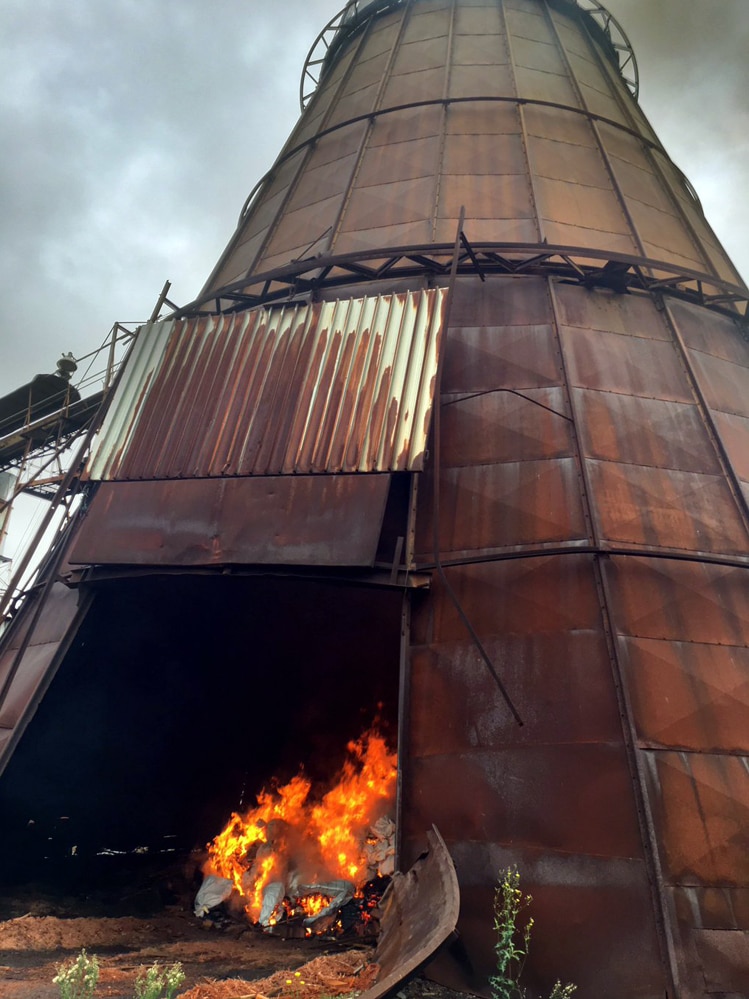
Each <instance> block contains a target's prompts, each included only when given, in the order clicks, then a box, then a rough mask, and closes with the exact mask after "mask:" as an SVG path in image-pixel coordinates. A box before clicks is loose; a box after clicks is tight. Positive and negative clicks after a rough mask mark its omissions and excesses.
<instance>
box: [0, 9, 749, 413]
mask: <svg viewBox="0 0 749 999" xmlns="http://www.w3.org/2000/svg"><path fill="white" fill-rule="evenodd" d="M339 6H342V0H337V2H336V0H285V2H283V3H281V2H270V3H261V2H260V0H244V2H240V0H212V2H211V3H210V4H208V3H206V2H205V0H180V2H179V3H167V2H164V0H107V2H106V3H102V2H101V0H65V2H61V0H35V2H34V3H33V4H29V3H28V2H27V0H3V3H2V6H1V7H0V77H1V78H2V80H1V82H2V86H1V87H0V134H1V135H2V137H3V141H2V149H3V154H2V157H0V203H1V204H2V212H1V213H0V226H2V234H1V235H2V239H1V241H0V265H1V267H0V282H2V287H1V288H0V337H1V339H0V345H1V351H0V394H3V393H4V392H7V391H9V390H11V389H12V388H15V387H16V386H17V385H20V384H22V383H23V382H24V381H26V380H27V379H28V378H29V377H31V376H33V375H34V374H36V373H38V372H41V371H47V370H53V369H54V365H55V361H56V360H57V357H58V356H59V354H60V352H61V351H68V350H69V351H72V352H73V353H74V354H75V355H77V356H79V355H81V354H83V353H85V352H87V351H89V350H91V349H92V348H93V347H95V346H96V345H97V344H98V343H100V342H101V341H102V340H103V339H104V338H105V336H106V334H107V332H108V330H109V328H110V327H111V325H112V323H113V322H115V321H138V320H144V319H146V318H148V316H149V314H150V312H151V310H152V308H153V305H154V303H155V301H156V298H157V296H158V293H159V291H160V289H161V287H162V285H163V283H164V281H165V280H166V279H167V278H169V279H170V280H171V281H172V282H173V286H172V291H171V294H170V298H172V300H174V301H175V302H176V303H177V304H183V303H185V302H187V301H190V300H191V299H192V298H193V297H195V295H196V294H197V292H198V291H199V289H200V287H201V285H202V284H203V282H204V280H205V279H206V277H207V275H208V273H209V272H210V270H211V269H212V266H213V264H214V263H215V261H216V259H217V257H218V255H219V253H220V252H221V250H222V249H223V247H224V245H225V244H226V242H227V241H228V239H229V237H230V235H231V233H232V231H233V229H234V225H235V223H236V218H237V215H238V212H239V210H240V208H241V206H242V204H243V202H244V199H245V197H246V195H247V194H248V192H249V191H250V189H251V188H252V187H253V186H254V184H255V182H256V181H257V180H258V178H259V177H260V176H261V175H262V174H263V173H264V172H265V171H266V170H267V169H268V168H269V167H270V165H271V164H272V162H273V160H274V159H275V156H276V155H277V153H278V151H279V150H280V148H281V146H282V144H283V142H284V140H285V138H286V137H287V135H288V133H289V131H290V130H291V128H292V126H293V125H294V123H295V121H296V120H297V118H298V115H299V104H298V89H299V79H300V74H301V70H302V66H303V64H304V59H305V57H306V54H307V52H308V50H309V48H310V46H311V44H312V43H313V41H314V40H315V37H316V36H317V34H318V32H319V31H320V30H321V29H322V28H323V27H324V25H325V24H326V23H327V21H328V20H329V19H330V18H331V17H333V15H335V14H336V12H337V10H338V9H339ZM607 6H608V8H609V9H610V10H611V12H612V13H613V14H614V16H615V17H616V18H617V19H618V20H619V22H620V23H621V25H622V27H623V28H624V30H625V31H626V32H627V34H628V36H629V38H630V40H631V41H632V44H633V47H634V49H635V52H636V54H637V57H638V62H639V65H640V77H641V96H640V101H641V104H642V107H643V108H644V110H645V113H646V114H647V115H648V117H649V118H650V120H651V122H652V124H653V125H654V127H655V129H656V131H657V132H658V134H659V136H660V138H661V139H662V141H663V143H664V145H665V146H666V148H667V150H668V151H669V152H670V154H671V156H672V158H673V159H674V160H675V161H676V163H677V164H678V165H679V166H680V167H681V168H682V170H683V171H684V172H685V173H686V174H687V176H688V177H689V178H690V180H691V181H692V183H693V184H694V186H695V188H696V189H697V192H698V194H699V195H700V197H701V199H702V203H703V206H704V208H705V212H706V214H707V217H708V219H709V221H710V222H711V224H712V225H713V228H714V229H715V230H716V232H717V234H718V236H719V238H720V239H721V241H722V242H723V243H724V245H725V246H726V249H727V250H728V252H729V254H730V255H731V256H732V257H733V259H734V262H735V263H736V264H737V266H738V267H739V270H740V271H741V272H742V273H743V275H744V276H745V278H746V277H749V248H748V247H747V240H746V233H747V231H748V230H749V208H748V207H747V190H748V186H749V103H748V99H747V94H749V60H747V58H746V52H747V50H749V5H748V4H747V0H720V2H713V0H609V2H608V4H607Z"/></svg>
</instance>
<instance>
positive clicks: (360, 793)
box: [206, 729, 397, 920]
mask: <svg viewBox="0 0 749 999" xmlns="http://www.w3.org/2000/svg"><path fill="white" fill-rule="evenodd" d="M347 751H348V754H349V755H348V758H347V759H346V761H345V762H344V764H343V767H342V769H341V772H340V774H339V776H338V778H337V780H336V782H335V784H334V786H333V787H331V788H330V790H328V792H327V793H326V794H325V795H324V796H323V797H322V799H321V800H320V801H319V802H317V803H313V802H310V801H309V800H308V798H309V793H310V788H311V785H310V782H309V781H308V780H307V779H306V778H305V777H303V776H301V775H297V776H296V777H294V778H293V779H292V780H291V781H289V783H288V784H285V785H283V786H281V787H272V789H271V791H265V790H263V791H261V792H260V794H259V795H258V797H257V807H256V808H253V809H251V810H250V811H248V812H247V813H246V814H245V815H238V814H237V813H236V812H234V813H233V814H232V816H231V818H230V819H229V822H228V823H227V825H226V827H225V828H224V829H223V831H222V832H221V833H219V835H218V836H216V838H215V839H214V840H213V842H211V843H209V844H208V853H209V861H208V864H207V866H206V873H210V874H218V875H220V876H221V877H225V878H229V879H230V880H231V881H232V882H233V883H234V886H235V888H236V889H237V891H238V892H239V894H240V895H242V896H243V897H244V899H245V908H246V909H247V912H248V914H249V915H250V917H251V918H252V919H253V920H257V919H258V917H259V915H260V909H261V906H262V898H263V890H264V888H265V887H266V885H268V884H269V883H270V882H271V881H283V882H287V881H289V880H292V879H293V880H294V881H296V882H297V883H299V881H303V882H304V883H305V884H316V883H320V882H321V881H325V880H327V879H330V878H341V879H344V880H346V881H353V882H354V883H356V882H357V881H360V880H361V879H362V878H363V877H364V874H365V872H366V860H365V857H364V844H365V840H366V836H367V833H368V831H369V828H370V826H371V825H372V824H373V823H374V822H376V821H377V819H378V818H379V817H380V816H381V815H384V814H385V813H386V812H387V811H388V810H389V809H391V807H392V804H393V801H394V798H395V783H396V776H397V757H396V755H395V754H394V753H391V752H390V751H389V750H388V748H387V744H386V742H385V739H384V738H383V737H382V736H381V735H380V734H379V733H378V732H377V731H376V730H374V729H373V730H370V731H368V732H365V733H364V735H362V736H361V737H360V738H359V739H357V740H355V741H353V742H350V743H349V744H348V746H347ZM316 898H322V896H316ZM315 904H316V903H312V902H307V901H305V903H304V907H305V911H306V910H307V906H308V905H309V906H313V905H315ZM325 905H327V902H325V903H324V904H323V905H320V906H319V908H318V910H317V911H319V909H322V908H324V906H325ZM308 914H309V915H313V914H314V911H309V912H308Z"/></svg>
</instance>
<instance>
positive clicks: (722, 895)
mask: <svg viewBox="0 0 749 999" xmlns="http://www.w3.org/2000/svg"><path fill="white" fill-rule="evenodd" d="M669 895H670V896H671V897H672V899H673V903H674V909H675V912H676V916H677V918H678V920H679V922H681V923H683V924H685V925H686V926H700V927H702V928H703V929H706V930H749V888H733V887H731V886H730V885H726V886H723V885H718V886H710V887H708V888H704V887H702V886H697V885H679V886H677V887H673V888H670V889H669Z"/></svg>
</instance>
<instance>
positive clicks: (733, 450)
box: [712, 410, 749, 484]
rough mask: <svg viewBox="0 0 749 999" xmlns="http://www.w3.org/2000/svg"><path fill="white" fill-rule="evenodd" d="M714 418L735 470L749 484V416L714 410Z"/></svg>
mask: <svg viewBox="0 0 749 999" xmlns="http://www.w3.org/2000/svg"><path fill="white" fill-rule="evenodd" d="M712 418H713V422H714V423H715V429H716V430H717V432H718V436H719V437H720V440H721V443H722V444H723V447H724V448H725V450H726V455H727V457H728V460H729V461H730V463H731V465H732V467H733V470H734V471H735V472H736V475H737V477H738V478H739V479H741V480H742V481H743V482H744V483H747V484H749V416H736V415H735V414H734V413H720V412H718V411H717V410H713V412H712Z"/></svg>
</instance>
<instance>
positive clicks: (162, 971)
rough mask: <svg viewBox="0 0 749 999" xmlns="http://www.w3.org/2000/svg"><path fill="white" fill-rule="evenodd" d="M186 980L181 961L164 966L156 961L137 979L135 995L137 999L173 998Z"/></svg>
mask: <svg viewBox="0 0 749 999" xmlns="http://www.w3.org/2000/svg"><path fill="white" fill-rule="evenodd" d="M184 980H185V973H184V971H183V970H182V965H181V964H180V963H179V962H177V963H176V964H170V965H168V966H167V967H166V968H162V967H161V965H160V964H159V963H158V961H156V962H155V963H154V964H152V965H151V967H150V968H145V969H144V970H143V971H141V972H140V974H139V975H138V977H137V978H136V979H135V995H136V996H137V999H173V997H174V995H175V993H176V992H177V989H178V988H179V987H180V985H181V984H182V983H183V982H184Z"/></svg>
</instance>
